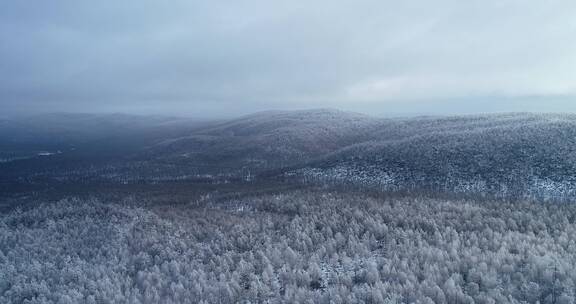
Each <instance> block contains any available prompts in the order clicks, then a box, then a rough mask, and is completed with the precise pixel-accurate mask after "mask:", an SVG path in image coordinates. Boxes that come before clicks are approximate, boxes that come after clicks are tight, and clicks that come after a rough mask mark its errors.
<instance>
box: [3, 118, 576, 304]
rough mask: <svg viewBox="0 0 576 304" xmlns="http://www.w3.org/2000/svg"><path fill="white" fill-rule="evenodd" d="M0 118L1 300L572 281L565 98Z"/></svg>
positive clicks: (233, 297)
mask: <svg viewBox="0 0 576 304" xmlns="http://www.w3.org/2000/svg"><path fill="white" fill-rule="evenodd" d="M50 121H52V122H58V125H55V126H53V127H48V128H46V126H50ZM37 123H40V124H41V127H39V126H37V125H36V124H37ZM3 125H4V128H3V130H9V132H5V133H4V134H3V135H2V139H3V140H2V142H3V144H4V145H5V148H4V149H5V151H6V152H4V153H5V154H6V155H12V159H10V158H8V157H6V158H5V159H6V161H5V162H4V163H2V164H1V165H0V166H1V167H0V169H1V170H0V173H1V175H0V178H1V181H2V187H3V188H2V192H1V193H2V197H1V200H2V205H1V206H0V207H1V208H2V215H1V217H0V231H1V233H0V269H1V270H2V271H0V291H1V293H0V302H2V303H81V302H86V303H199V302H202V303H260V302H268V303H279V302H287V303H307V302H308V303H573V302H574V299H575V298H574V291H575V290H576V275H575V273H574V272H573V269H575V267H576V223H575V221H576V205H575V204H574V203H573V202H574V199H575V195H576V194H575V193H574V191H575V189H576V187H575V185H574V183H575V182H576V181H575V180H574V178H575V175H574V172H576V170H575V169H576V168H575V166H576V161H574V158H575V157H576V142H575V141H576V115H568V114H562V115H560V114H522V113H515V114H493V115H473V116H451V117H441V118H434V117H419V118H409V119H377V118H374V117H370V116H366V115H361V114H356V113H349V112H343V111H337V110H329V109H321V110H306V111H291V112H263V113H258V114H254V115H248V116H244V117H241V118H237V119H232V120H227V121H220V122H206V123H200V124H198V123H196V122H194V121H188V120H185V119H176V118H151V117H136V116H130V117H128V116H123V115H114V116H108V115H70V114H68V115H59V114H51V115H47V116H36V117H34V118H33V119H31V120H30V121H20V122H14V121H4V122H3ZM95 126H104V127H100V128H97V127H95ZM118 129H121V130H123V132H120V133H119V132H118V131H116V130H118ZM45 139H50V141H48V142H47V141H46V140H45ZM38 151H60V152H59V153H53V154H50V155H44V154H40V152H38ZM45 154H47V153H45Z"/></svg>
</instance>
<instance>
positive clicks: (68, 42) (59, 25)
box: [0, 0, 576, 116]
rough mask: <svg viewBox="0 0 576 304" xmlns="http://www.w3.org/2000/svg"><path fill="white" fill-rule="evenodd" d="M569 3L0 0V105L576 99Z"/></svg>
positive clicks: (533, 104) (207, 110)
mask: <svg viewBox="0 0 576 304" xmlns="http://www.w3.org/2000/svg"><path fill="white" fill-rule="evenodd" d="M574 96H576V1H574V0H558V1H554V0H552V1H546V0H466V1H462V0H402V1H397V0H394V1H392V0H375V1H364V0H354V1H352V0H351V1H340V0H326V1H324V0H319V1H318V0H316V1H313V0H302V1H301V0H289V1H288V0H286V1H284V0H273V1H270V0H262V1H244V0H230V1H226V0H224V1H219V0H205V1H194V0H170V1H159V0H155V1H152V0H122V1H117V0H99V1H87V0H53V1H41V0H0V106H1V109H0V112H2V113H3V114H5V115H6V114H9V113H31V112H55V111H58V112H59V111H67V112H131V113H156V114H187V115H188V114H189V115H195V116H198V115H200V114H199V113H202V114H201V115H206V116H232V115H238V114H244V113H250V112H255V111H260V110H269V109H301V108H320V107H331V108H340V109H345V110H352V111H359V112H366V113H372V114H377V115H396V114H398V115H406V114H431V113H434V114H441V113H447V114H449V113H472V112H493V111H554V112H558V111H572V112H576V98H575V97H574Z"/></svg>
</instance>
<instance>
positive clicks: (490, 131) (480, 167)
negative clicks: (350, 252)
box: [293, 114, 576, 199]
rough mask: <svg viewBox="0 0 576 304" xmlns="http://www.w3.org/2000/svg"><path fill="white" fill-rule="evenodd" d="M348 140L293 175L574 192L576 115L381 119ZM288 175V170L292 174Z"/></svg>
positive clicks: (486, 190) (429, 186) (517, 193)
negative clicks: (378, 125)
mask: <svg viewBox="0 0 576 304" xmlns="http://www.w3.org/2000/svg"><path fill="white" fill-rule="evenodd" d="M375 138H377V139H375V140H372V141H369V142H364V143H360V144H356V145H352V146H349V147H346V148H343V149H341V150H339V151H338V152H336V153H333V154H332V155H329V156H327V157H325V158H323V159H321V160H320V161H315V162H313V163H310V164H308V165H306V166H305V167H304V168H303V169H300V170H296V171H295V173H298V174H301V175H303V176H304V177H307V178H308V179H312V180H319V181H324V182H326V181H332V182H347V183H356V184H362V185H370V186H375V187H378V188H383V189H386V190H433V191H443V192H465V193H474V194H493V195H497V196H504V197H525V196H528V197H531V198H539V199H569V198H574V197H575V195H576V192H575V189H576V178H575V176H576V175H575V174H574V173H575V172H576V116H574V115H553V114H547V115H545V114H502V115H486V116H471V117H454V118H442V119H438V118H420V119H410V120H394V121H388V122H385V123H383V125H382V129H381V133H380V134H378V135H377V136H376V137H375ZM293 173H294V172H293Z"/></svg>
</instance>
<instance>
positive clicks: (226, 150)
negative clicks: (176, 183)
mask: <svg viewBox="0 0 576 304" xmlns="http://www.w3.org/2000/svg"><path fill="white" fill-rule="evenodd" d="M51 149H52V150H54V149H58V150H60V151H63V152H64V153H62V154H61V155H58V156H54V157H53V158H52V160H50V161H47V160H45V159H42V160H41V161H40V160H37V159H35V158H34V159H32V160H30V159H20V158H18V156H19V155H13V156H14V159H16V161H15V162H14V163H9V164H7V163H0V166H4V167H5V171H6V170H11V171H15V170H18V168H19V166H23V167H26V168H27V169H26V170H21V171H20V172H19V173H14V172H12V173H13V174H12V176H17V175H19V174H20V173H21V174H33V173H34V174H36V175H38V172H39V171H42V170H43V168H46V167H49V168H50V172H57V171H58V170H57V168H56V167H65V168H67V169H66V170H67V171H70V170H72V168H75V169H74V171H75V172H81V171H82V169H77V168H76V167H75V166H77V167H78V168H86V167H87V164H89V165H90V168H91V170H92V171H91V172H92V173H91V176H94V175H98V174H101V173H98V172H104V171H105V172H106V176H115V177H118V178H121V177H122V176H125V175H130V174H132V175H137V176H139V178H141V179H146V178H147V177H150V178H152V177H153V176H154V175H161V176H163V177H164V178H165V179H168V180H169V179H170V176H174V177H176V176H177V177H178V178H186V177H190V176H194V175H206V174H211V175H214V174H225V175H227V176H234V175H237V176H243V175H245V174H246V172H247V171H248V172H250V173H249V174H251V176H253V175H256V176H257V177H258V176H266V177H267V178H269V177H272V176H273V177H283V178H286V177H288V178H294V179H299V180H302V181H307V182H330V183H344V184H350V183H352V184H362V185H366V186H371V187H379V188H382V189H387V190H415V189H419V190H426V191H428V190H434V191H449V192H474V193H499V194H502V195H510V196H518V195H525V194H527V193H529V194H530V195H544V196H572V195H574V194H575V192H576V191H574V190H573V189H574V188H575V187H576V115H571V114H529V113H509V114H487V115H470V116H453V117H416V118H398V119H381V118H375V117H370V116H366V115H362V114H357V113H351V112H343V111H338V110H331V109H319V110H308V111H292V112H283V111H270V112H261V113H256V114H253V115H248V116H244V117H240V118H238V119H233V120H226V121H197V120H193V119H185V118H174V117H159V116H131V115H123V114H114V115H96V114H50V115H42V116H36V117H32V118H28V119H24V120H18V121H8V120H4V121H1V122H0V153H4V154H6V153H13V154H15V153H16V152H14V151H19V152H18V153H33V152H34V151H36V152H38V151H40V150H42V151H47V152H52V151H50V150H51ZM0 155H1V154H0ZM72 156H73V157H72ZM50 157H52V156H50ZM71 158H74V160H75V161H70V159H71ZM6 159H9V158H6ZM94 159H98V160H99V161H98V162H96V161H94ZM58 162H60V163H58ZM55 163H57V165H54V164H55ZM63 163H65V164H66V165H65V166H63V165H62V164H63ZM98 166H105V167H106V168H107V169H106V170H104V171H102V170H100V171H99V169H97V168H98ZM0 168H1V167H0ZM95 168H96V169H95ZM114 170H116V171H117V172H115V171H114ZM44 171H46V170H44ZM25 172H27V173H25ZM134 172H137V174H136V173H134ZM51 174H56V173H51ZM78 174H81V173H78ZM45 175H46V174H45ZM47 175H49V174H47ZM56 175H57V174H56ZM61 175H62V174H61Z"/></svg>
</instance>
